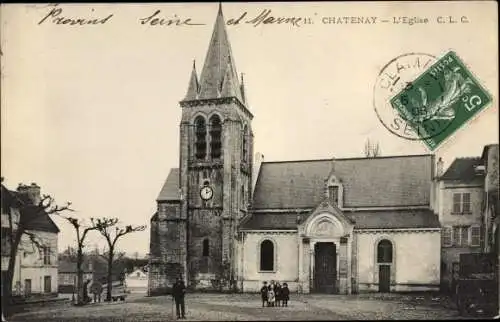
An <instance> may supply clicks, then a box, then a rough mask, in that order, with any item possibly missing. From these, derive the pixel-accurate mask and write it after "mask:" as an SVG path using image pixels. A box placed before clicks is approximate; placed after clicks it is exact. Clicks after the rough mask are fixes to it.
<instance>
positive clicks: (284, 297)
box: [281, 283, 290, 306]
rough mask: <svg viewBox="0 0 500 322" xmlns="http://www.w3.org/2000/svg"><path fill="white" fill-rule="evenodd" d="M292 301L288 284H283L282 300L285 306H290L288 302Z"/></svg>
mask: <svg viewBox="0 0 500 322" xmlns="http://www.w3.org/2000/svg"><path fill="white" fill-rule="evenodd" d="M289 299H290V290H289V289H288V284H287V283H283V287H282V288H281V300H282V301H283V306H288V300H289Z"/></svg>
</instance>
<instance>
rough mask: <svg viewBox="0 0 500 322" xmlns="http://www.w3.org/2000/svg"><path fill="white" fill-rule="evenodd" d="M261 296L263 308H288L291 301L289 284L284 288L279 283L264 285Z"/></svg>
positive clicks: (272, 282)
mask: <svg viewBox="0 0 500 322" xmlns="http://www.w3.org/2000/svg"><path fill="white" fill-rule="evenodd" d="M260 296H261V298H262V307H264V306H288V300H289V299H290V290H289V289H288V284H287V283H283V286H281V285H280V283H279V282H277V283H274V281H271V284H269V285H267V282H264V285H263V286H262V288H261V289H260Z"/></svg>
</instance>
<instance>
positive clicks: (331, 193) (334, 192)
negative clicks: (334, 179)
mask: <svg viewBox="0 0 500 322" xmlns="http://www.w3.org/2000/svg"><path fill="white" fill-rule="evenodd" d="M328 197H329V198H330V200H331V201H332V202H333V204H334V205H338V204H339V186H329V187H328Z"/></svg>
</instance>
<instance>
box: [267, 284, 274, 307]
mask: <svg viewBox="0 0 500 322" xmlns="http://www.w3.org/2000/svg"><path fill="white" fill-rule="evenodd" d="M275 300H276V298H275V297H274V288H273V287H271V286H270V287H269V288H268V290H267V301H268V303H269V304H268V305H269V306H271V307H272V306H274V301H275Z"/></svg>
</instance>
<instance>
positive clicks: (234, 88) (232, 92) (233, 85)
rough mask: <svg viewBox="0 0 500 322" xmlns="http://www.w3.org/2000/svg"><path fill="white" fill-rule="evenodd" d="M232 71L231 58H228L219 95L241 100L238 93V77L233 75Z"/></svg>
mask: <svg viewBox="0 0 500 322" xmlns="http://www.w3.org/2000/svg"><path fill="white" fill-rule="evenodd" d="M234 74H235V73H234V71H233V69H232V65H231V58H229V62H228V66H227V68H226V74H225V75H224V78H223V80H222V88H221V91H220V96H221V97H232V96H234V97H237V98H238V99H240V101H242V99H241V93H240V88H239V86H238V85H237V81H238V78H237V77H236V78H235V77H234Z"/></svg>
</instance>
